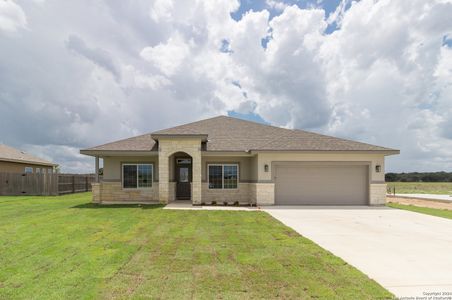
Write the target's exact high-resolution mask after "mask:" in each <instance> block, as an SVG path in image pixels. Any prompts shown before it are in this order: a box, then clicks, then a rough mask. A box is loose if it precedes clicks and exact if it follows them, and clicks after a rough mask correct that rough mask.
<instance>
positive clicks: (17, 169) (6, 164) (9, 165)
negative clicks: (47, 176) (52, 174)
mask: <svg viewBox="0 0 452 300" xmlns="http://www.w3.org/2000/svg"><path fill="white" fill-rule="evenodd" d="M26 167H31V168H33V173H36V168H39V169H41V172H42V169H46V170H53V167H50V166H42V165H33V164H23V163H17V162H10V161H0V172H5V173H25V168H26ZM46 173H47V171H46Z"/></svg>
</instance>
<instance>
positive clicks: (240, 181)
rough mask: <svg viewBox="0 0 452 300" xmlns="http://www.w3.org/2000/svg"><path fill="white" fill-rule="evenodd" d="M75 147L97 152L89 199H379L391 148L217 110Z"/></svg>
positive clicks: (353, 201)
mask: <svg viewBox="0 0 452 300" xmlns="http://www.w3.org/2000/svg"><path fill="white" fill-rule="evenodd" d="M80 153H82V154H86V155H91V156H94V157H96V170H98V169H99V158H102V159H103V180H102V182H99V183H95V184H94V185H93V201H94V202H146V201H160V202H162V203H168V202H170V201H175V200H179V199H181V200H187V199H189V200H191V202H192V203H193V204H194V205H199V204H202V203H206V204H211V203H212V202H213V201H215V202H216V203H218V204H223V203H224V202H228V203H229V204H232V203H235V202H236V201H238V202H240V203H242V204H243V203H246V204H250V203H251V204H257V205H274V204H276V205H291V204H293V205H369V204H370V205H381V204H384V203H385V196H386V184H385V182H384V164H385V156H387V155H393V154H398V153H399V150H394V149H390V148H384V147H379V146H374V145H369V144H364V143H360V142H354V141H350V140H345V139H340V138H335V137H330V136H325V135H321V134H317V133H312V132H307V131H302V130H289V129H283V128H279V127H273V126H268V125H263V124H258V123H254V122H249V121H244V120H240V119H235V118H231V117H226V116H219V117H215V118H211V119H207V120H202V121H198V122H194V123H189V124H186V125H181V126H177V127H173V128H169V129H165V130H160V131H156V132H153V133H149V134H145V135H141V136H137V137H132V138H129V139H125V140H120V141H117V142H113V143H109V144H105V145H101V146H97V147H93V148H89V149H85V150H81V151H80Z"/></svg>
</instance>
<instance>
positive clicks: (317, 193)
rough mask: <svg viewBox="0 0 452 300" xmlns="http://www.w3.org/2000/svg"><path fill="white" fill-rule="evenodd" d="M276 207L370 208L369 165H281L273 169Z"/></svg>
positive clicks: (300, 163) (291, 163)
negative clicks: (328, 206)
mask: <svg viewBox="0 0 452 300" xmlns="http://www.w3.org/2000/svg"><path fill="white" fill-rule="evenodd" d="M272 169H273V174H272V175H273V178H274V182H275V204H276V205H368V204H369V166H368V164H362V163H361V164H360V163H334V162H331V163H328V162H325V163H315V162H312V163H302V162H280V163H275V164H274V165H273V167H272Z"/></svg>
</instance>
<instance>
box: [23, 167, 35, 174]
mask: <svg viewBox="0 0 452 300" xmlns="http://www.w3.org/2000/svg"><path fill="white" fill-rule="evenodd" d="M24 172H25V173H33V168H32V167H25V170H24Z"/></svg>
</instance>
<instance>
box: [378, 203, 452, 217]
mask: <svg viewBox="0 0 452 300" xmlns="http://www.w3.org/2000/svg"><path fill="white" fill-rule="evenodd" d="M386 206H389V207H393V208H398V209H405V210H409V211H414V212H418V213H423V214H427V215H432V216H437V217H442V218H447V219H452V210H448V209H437V208H429V207H419V206H414V205H403V204H398V203H387V204H386Z"/></svg>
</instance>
